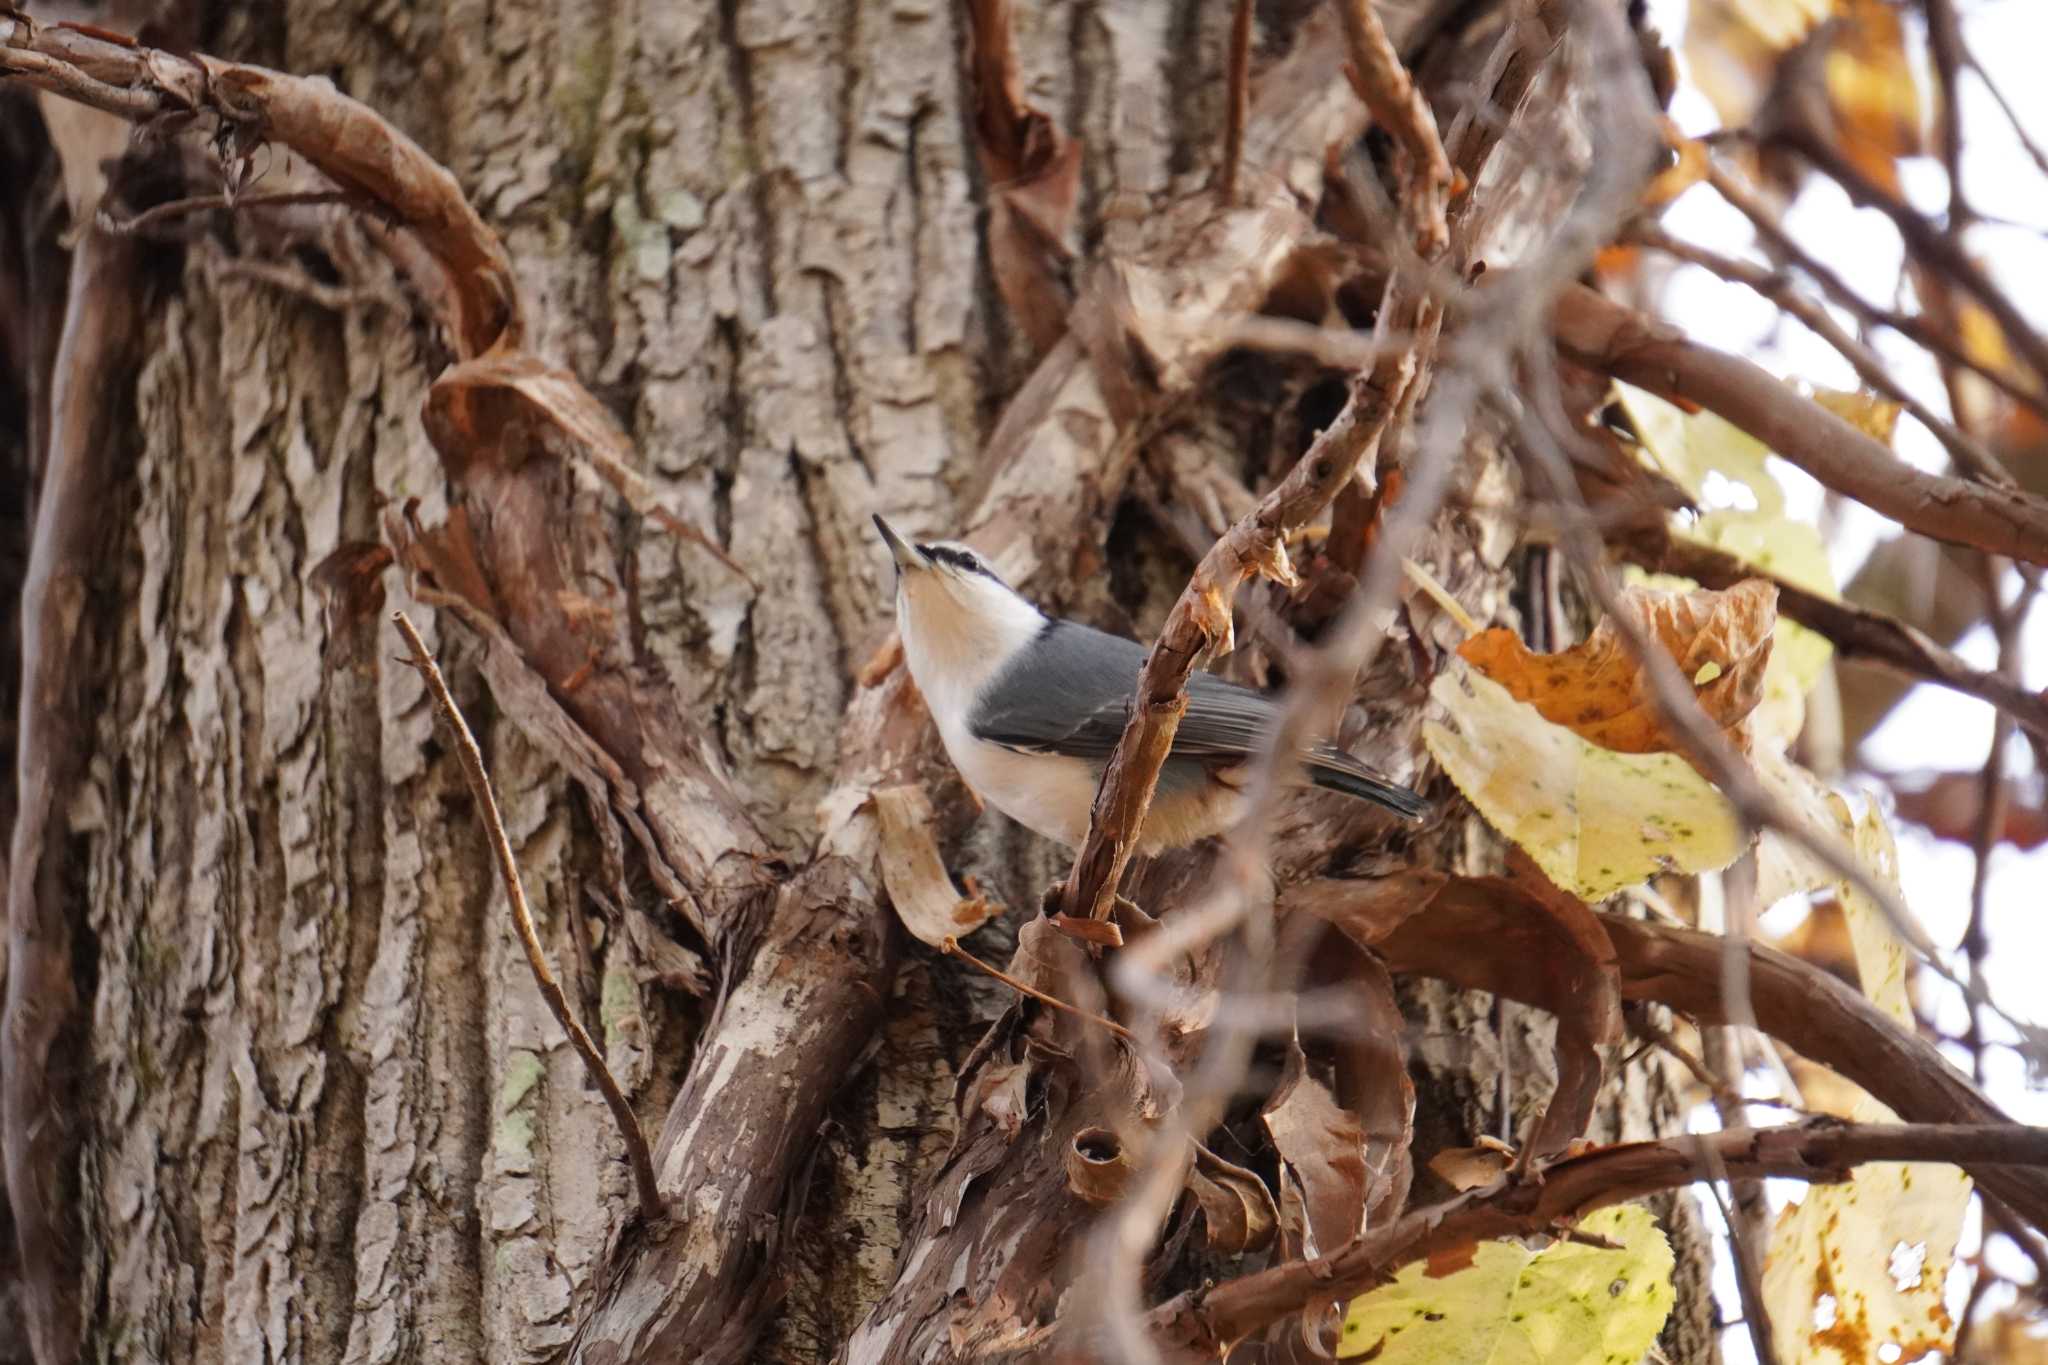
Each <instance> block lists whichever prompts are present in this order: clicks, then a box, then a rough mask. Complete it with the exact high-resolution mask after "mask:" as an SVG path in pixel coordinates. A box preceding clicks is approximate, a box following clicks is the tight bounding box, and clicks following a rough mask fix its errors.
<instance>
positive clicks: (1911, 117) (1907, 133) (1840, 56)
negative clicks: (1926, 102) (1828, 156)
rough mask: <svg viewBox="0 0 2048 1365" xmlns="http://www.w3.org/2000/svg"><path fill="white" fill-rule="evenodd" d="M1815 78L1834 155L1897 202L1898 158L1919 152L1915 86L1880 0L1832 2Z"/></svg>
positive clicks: (1891, 13)
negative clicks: (1834, 141) (1836, 149)
mask: <svg viewBox="0 0 2048 1365" xmlns="http://www.w3.org/2000/svg"><path fill="white" fill-rule="evenodd" d="M1840 8H1841V11H1842V20H1841V22H1840V23H1839V24H1837V25H1835V27H1834V29H1833V38H1832V40H1831V41H1830V43H1829V46H1828V52H1827V60H1826V63H1825V65H1824V67H1823V79H1824V80H1825V81H1826V83H1827V92H1828V105H1829V107H1830V108H1831V109H1832V110H1833V111H1834V115H1835V132H1836V135H1837V136H1838V137H1839V138H1840V148H1841V152H1842V155H1843V156H1845V157H1847V158H1848V160H1849V162H1850V164H1851V165H1853V166H1855V167H1856V169H1857V170H1859V171H1861V172H1862V173H1863V175H1864V176H1865V177H1866V178H1868V179H1869V180H1870V181H1871V182H1872V183H1874V184H1876V185H1878V186H1880V187H1881V188H1883V189H1884V190H1885V191H1886V192H1887V193H1888V194H1890V195H1892V196H1893V197H1894V198H1897V197H1898V196H1899V194H1900V189H1899V169H1898V159H1899V158H1900V157H1902V156H1917V155H1919V152H1920V147H1921V136H1920V122H1921V115H1920V88H1919V86H1918V85H1916V84H1915V83H1914V80H1913V68H1912V65H1911V63H1910V62H1909V61H1908V60H1907V58H1906V38H1905V31H1904V29H1903V28H1902V27H1901V25H1900V23H1899V13H1898V10H1897V9H1895V8H1894V7H1893V6H1891V5H1890V4H1887V3H1886V0H1840Z"/></svg>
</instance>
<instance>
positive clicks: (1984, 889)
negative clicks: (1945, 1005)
mask: <svg viewBox="0 0 2048 1365" xmlns="http://www.w3.org/2000/svg"><path fill="white" fill-rule="evenodd" d="M1983 570H1984V595H1985V600H1986V601H1987V602H1989V603H1990V605H1991V625H1992V630H1993V633H1994V634H1995V635H1996V636H1997V637H1998V673H1997V675H1996V676H1998V677H1999V678H2002V679H2008V680H2009V679H2013V678H2016V677H2017V676H2018V673H2019V628H2020V622H2022V621H2024V620H2025V619H2026V616H2027V612H2028V610H2029V609H2030V608H2032V606H2033V604H2034V592H2033V589H2032V588H2022V589H2021V590H2020V595H2019V598H2018V600H2017V601H2015V602H2014V603H2013V605H2012V607H2011V608H2010V609H2007V608H2006V607H2005V606H2004V605H2003V604H2002V603H2001V602H2000V600H1999V590H1998V589H1999V584H1998V579H1999V561H1998V560H1996V559H1993V558H1991V557H1989V556H1985V557H1984V562H1983ZM2012 731H2013V719H2012V717H2011V716H2009V715H2007V714H2005V713H2004V712H2000V713H1999V714H1998V715H1997V717H1996V718H1995V719H1994V720H1993V722H1992V726H1991V751H1990V752H1989V753H1988V754H1986V755H1985V757H1984V771H1983V775H1982V777H1981V778H1980V779H1979V782H1978V788H1977V790H1978V798H1977V800H1978V808H1977V825H1976V828H1975V829H1974V830H1973V831H1972V832H1971V840H1970V851H1971V853H1972V854H1973V855H1974V856H1975V858H1976V868H1975V870H1974V872H1973V873H1972V875H1971V878H1970V919H1969V922H1968V923H1967V924H1966V925H1964V927H1963V937H1962V942H1961V944H1960V945H1959V946H1960V947H1961V948H1962V950H1963V959H1964V961H1965V962H1966V963H1967V964H1968V967H1969V973H1970V980H1971V981H1972V982H1974V983H1976V985H1977V987H1978V989H1979V990H1982V989H1983V986H1984V958H1985V955H1986V953H1987V952H1989V950H1990V943H1989V942H1988V940H1987V938H1986V936H1985V933H1984V920H1985V909H1986V906H1987V903H1988V901H1989V899H1990V894H1991V855H1992V852H1993V850H1995V849H1996V848H1997V846H1998V843H1999V838H2000V832H2001V831H2002V830H2004V828H2005V819H2006V813H2007V810H2008V807H2009V806H2010V803H2011V791H2010V789H2009V788H2008V787H2007V786H2006V781H2005V752H2006V750H2007V749H2008V748H2009V747H2011V744H2010V742H2011V740H2012ZM1966 1008H1967V1011H1968V1019H1969V1028H1968V1030H1967V1032H1966V1037H1965V1044H1966V1046H1968V1048H1969V1049H1970V1072H1971V1074H1972V1075H1973V1076H1975V1077H1976V1079H1977V1080H1978V1081H1980V1082H1981V1081H1982V1080H1983V1079H1984V1031H1983V1027H1982V1022H1981V1021H1980V1020H1979V1018H1978V1016H1977V1007H1976V1005H1975V1004H1974V1003H1972V1004H1968V1005H1967V1006H1966Z"/></svg>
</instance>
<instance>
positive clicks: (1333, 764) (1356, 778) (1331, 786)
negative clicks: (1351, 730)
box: [1308, 749, 1429, 820]
mask: <svg viewBox="0 0 2048 1365" xmlns="http://www.w3.org/2000/svg"><path fill="white" fill-rule="evenodd" d="M1308 777H1309V781H1311V782H1313V783H1315V784H1316V785H1317V786H1318V787H1322V788H1324V789H1325V790H1327V791H1333V792H1343V793H1344V794H1345V795H1346V796H1355V797H1358V798H1359V799H1360V800H1362V801H1370V802H1372V803H1373V804H1374V805H1376V806H1385V807H1386V808H1387V809H1388V810H1390V811H1392V812H1394V813H1395V814H1396V815H1402V816H1406V817H1407V818H1408V819H1410V820H1414V819H1417V818H1419V817H1420V816H1421V815H1422V813H1423V812H1424V811H1426V810H1428V809H1429V802H1427V801H1425V800H1423V799H1422V798H1421V797H1420V796H1417V795H1416V794H1415V793H1414V792H1412V791H1409V790H1408V789H1407V788H1406V787H1404V786H1402V785H1400V784H1399V783H1398V782H1389V781H1387V780H1386V779H1385V778H1383V777H1380V776H1377V775H1376V774H1374V773H1373V771H1372V770H1371V769H1370V768H1367V767H1366V766H1365V765H1364V764H1363V763H1360V762H1359V761H1358V760H1357V759H1355V758H1353V757H1352V756H1351V755H1349V754H1347V753H1345V752H1343V751H1342V750H1340V749H1318V750H1317V751H1316V752H1314V753H1312V754H1310V755H1309V756H1308Z"/></svg>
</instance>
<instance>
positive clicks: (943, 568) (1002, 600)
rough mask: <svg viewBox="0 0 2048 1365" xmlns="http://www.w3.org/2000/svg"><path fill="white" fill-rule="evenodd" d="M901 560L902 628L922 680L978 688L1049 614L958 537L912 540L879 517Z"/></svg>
mask: <svg viewBox="0 0 2048 1365" xmlns="http://www.w3.org/2000/svg"><path fill="white" fill-rule="evenodd" d="M875 529H876V530H877V531H879V532H880V533H881V536H882V541H883V543H884V544H886V545H887V546H888V547H889V553H890V555H891V556H892V557H894V559H895V560H896V628H897V630H898V632H899V633H900V634H901V635H902V636H903V649H904V653H905V655H906V657H907V658H908V659H909V661H910V671H911V674H912V676H914V677H915V678H916V679H917V685H918V688H919V689H920V690H921V691H923V692H924V693H925V695H926V697H927V699H930V698H932V697H933V694H934V691H935V690H937V691H952V690H955V689H959V690H964V691H965V692H966V693H969V694H971V693H972V692H974V691H975V690H978V689H979V687H980V685H981V684H982V683H983V682H985V681H987V679H988V678H989V677H991V676H993V674H994V673H995V672H996V671H997V670H999V669H1000V668H1001V667H1002V665H1003V664H1005V663H1007V662H1009V660H1010V658H1011V656H1012V655H1014V654H1015V653H1016V651H1017V650H1019V649H1022V648H1023V647H1024V646H1025V645H1028V644H1029V643H1031V641H1032V640H1034V639H1036V638H1037V636H1038V632H1039V630H1040V628H1041V627H1043V626H1044V624H1045V616H1044V614H1043V613H1041V612H1040V611H1039V610H1038V608H1037V607H1035V606H1033V605H1031V603H1029V602H1027V601H1025V600H1024V599H1023V598H1022V597H1020V596H1018V594H1017V590H1016V589H1015V588H1012V587H1011V586H1010V585H1009V584H1008V583H1005V582H1004V581H1003V580H1002V576H1001V575H999V574H998V573H997V572H996V571H995V570H994V569H993V568H991V567H990V565H989V562H988V561H987V560H986V559H984V558H983V557H982V556H981V555H979V554H977V553H976V552H975V551H973V550H970V549H968V548H967V547H966V546H965V545H960V544H956V543H954V542H952V541H945V540H941V541H930V542H922V543H913V542H911V541H909V540H907V539H905V538H904V537H903V536H901V535H899V534H897V531H896V528H895V527H893V526H891V525H890V524H889V523H888V522H886V521H884V520H882V518H880V517H876V518H875Z"/></svg>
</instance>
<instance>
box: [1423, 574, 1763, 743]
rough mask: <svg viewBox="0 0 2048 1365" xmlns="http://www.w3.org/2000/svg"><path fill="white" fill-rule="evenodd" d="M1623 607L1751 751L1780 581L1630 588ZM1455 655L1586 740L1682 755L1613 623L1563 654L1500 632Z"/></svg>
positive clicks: (1713, 714)
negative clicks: (1750, 729)
mask: <svg viewBox="0 0 2048 1365" xmlns="http://www.w3.org/2000/svg"><path fill="white" fill-rule="evenodd" d="M1621 605H1622V608H1623V610H1624V611H1626V612H1627V613H1628V614H1629V616H1630V617H1631V618H1632V619H1633V620H1634V622H1635V624H1636V627H1637V629H1638V630H1640V631H1641V632H1642V633H1644V634H1645V635H1647V636H1648V637H1649V638H1650V639H1651V640H1652V641H1654V642H1655V643H1656V644H1658V645H1660V646H1662V647H1663V648H1664V649H1666V650H1668V651H1669V652H1670V654H1671V656H1672V658H1673V659H1675V660H1676V661H1677V663H1678V667H1679V669H1680V670H1681V671H1682V672H1683V673H1684V674H1685V676H1686V677H1687V678H1688V679H1690V680H1691V682H1692V685H1693V695H1694V697H1695V698H1697V699H1698V701H1699V704H1700V706H1701V707H1702V708H1703V709H1704V710H1705V711H1706V713H1707V715H1708V716H1710V717H1711V718H1712V719H1713V721H1714V723H1715V724H1716V725H1718V726H1720V727H1721V728H1722V729H1723V730H1725V731H1727V732H1728V734H1729V736H1730V737H1731V738H1732V739H1734V740H1735V741H1736V742H1737V743H1739V744H1742V745H1743V746H1744V747H1745V748H1746V747H1747V733H1746V731H1745V730H1744V728H1743V726H1742V722H1743V721H1744V719H1745V718H1747V717H1748V715H1749V713H1750V712H1751V711H1753V710H1755V709H1756V704H1757V703H1758V702H1759V701H1761V700H1762V699H1763V690H1764V669H1765V666H1766V665H1767V664H1769V662H1770V658H1771V639H1772V632H1773V628H1774V627H1775V626H1776V625H1777V623H1778V589H1777V585H1776V584H1774V583H1770V582H1767V581H1765V580H1763V579H1756V578H1750V579H1744V580H1743V581H1742V582H1740V583H1738V584H1736V585H1735V586H1734V587H1732V588H1730V589H1728V590H1727V591H1725V592H1713V591H1708V590H1704V589H1703V590H1700V591H1697V592H1689V593H1676V592H1660V591H1657V590H1655V589H1651V588H1627V589H1624V590H1623V592H1622V596H1621ZM1458 653H1459V654H1460V655H1461V656H1462V657H1463V658H1464V659H1465V660H1466V661H1467V662H1469V663H1471V664H1472V665H1473V666H1474V667H1475V668H1477V669H1479V670H1480V671H1481V672H1482V673H1484V674H1486V675H1487V676H1488V677H1490V678H1492V679H1493V680H1494V681H1495V682H1497V683H1499V684H1500V685H1501V686H1502V687H1504V688H1506V689H1507V691H1508V693H1509V694H1510V695H1511V696H1513V697H1514V698H1515V699H1516V700H1517V701H1524V702H1528V703H1529V704H1531V705H1533V706H1534V707H1535V708H1536V710H1537V712H1538V713H1539V714H1540V715H1542V717H1543V718H1544V719H1545V720H1548V721H1550V722H1552V723H1553V724H1556V725H1562V726H1564V727H1565V728H1567V729H1569V730H1571V731H1572V732H1573V733H1575V734H1577V735H1578V736H1579V737H1580V738H1582V739H1584V740H1586V741H1587V742H1588V743H1591V744H1597V745H1599V746H1600V747H1602V748H1604V749H1611V750H1613V751H1614V752H1616V753H1623V754H1658V753H1671V752H1674V751H1676V748H1677V746H1676V745H1674V744H1673V742H1672V740H1671V738H1670V737H1669V736H1668V735H1667V734H1666V733H1665V732H1664V728H1663V726H1662V725H1661V724H1659V722H1658V720H1657V716H1656V712H1655V709H1654V708H1653V706H1652V703H1651V695H1652V691H1653V688H1652V684H1651V682H1650V680H1649V678H1648V676H1647V675H1646V674H1645V672H1644V670H1643V669H1642V667H1641V666H1640V665H1638V664H1637V662H1636V660H1635V658H1634V656H1633V655H1631V654H1630V653H1629V649H1628V646H1627V644H1626V643H1624V641H1623V639H1622V636H1621V633H1620V631H1618V630H1616V629H1615V627H1614V624H1613V622H1612V621H1607V620H1603V621H1602V622H1601V623H1600V624H1599V626H1598V627H1597V628H1596V629H1595V630H1594V631H1593V634H1592V635H1591V636H1590V637H1589V638H1588V639H1586V640H1585V641H1583V642H1582V643H1580V644H1577V645H1574V646H1572V647H1571V648H1570V649H1567V650H1564V651H1563V652H1561V653H1557V654H1535V653H1532V652H1531V651H1530V649H1529V647H1528V646H1527V645H1525V644H1523V643H1522V641H1521V640H1520V638H1519V637H1517V636H1516V635H1515V633H1514V632H1513V631H1511V630H1508V629H1506V628H1505V627H1501V626H1495V627H1494V628H1493V629H1492V630H1489V631H1486V632H1484V633H1482V634H1479V635H1475V636H1473V637H1472V638H1471V639H1469V640H1467V641H1466V642H1465V643H1464V644H1463V645H1460V646H1459V647H1458Z"/></svg>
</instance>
